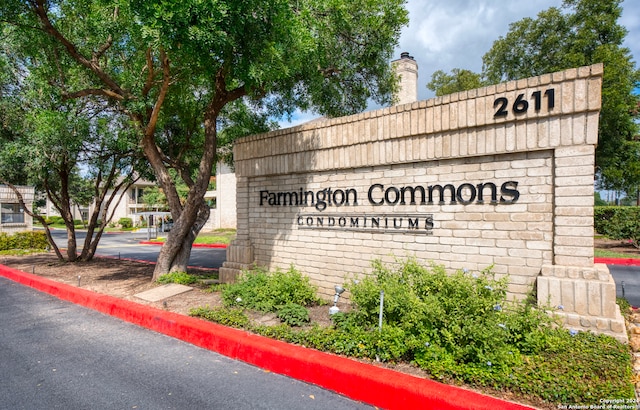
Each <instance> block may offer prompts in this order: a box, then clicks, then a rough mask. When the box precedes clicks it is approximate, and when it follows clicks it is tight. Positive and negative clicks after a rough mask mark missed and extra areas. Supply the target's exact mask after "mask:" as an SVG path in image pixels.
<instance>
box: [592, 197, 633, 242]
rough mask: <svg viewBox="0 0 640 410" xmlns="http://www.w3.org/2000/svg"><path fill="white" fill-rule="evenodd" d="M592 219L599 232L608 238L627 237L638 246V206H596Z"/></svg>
mask: <svg viewBox="0 0 640 410" xmlns="http://www.w3.org/2000/svg"><path fill="white" fill-rule="evenodd" d="M593 219H594V227H595V230H596V232H598V233H599V234H601V235H604V236H606V237H607V238H609V239H623V240H625V239H628V240H630V241H632V242H633V244H634V245H635V246H636V247H640V207H636V206H624V207H620V206H597V207H595V208H594V218H593Z"/></svg>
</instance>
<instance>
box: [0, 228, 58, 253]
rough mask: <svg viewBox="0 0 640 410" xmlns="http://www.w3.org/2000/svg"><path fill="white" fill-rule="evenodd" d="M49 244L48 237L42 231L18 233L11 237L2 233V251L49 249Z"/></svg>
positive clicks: (0, 239) (0, 238) (0, 237)
mask: <svg viewBox="0 0 640 410" xmlns="http://www.w3.org/2000/svg"><path fill="white" fill-rule="evenodd" d="M48 245H49V242H47V236H46V235H45V233H44V232H42V231H26V232H17V233H15V234H13V235H9V234H7V233H6V232H2V233H0V250H2V251H7V250H12V249H41V250H44V249H47V246H48Z"/></svg>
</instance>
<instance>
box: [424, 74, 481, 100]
mask: <svg viewBox="0 0 640 410" xmlns="http://www.w3.org/2000/svg"><path fill="white" fill-rule="evenodd" d="M483 85H484V82H483V81H482V76H481V75H480V74H476V73H474V72H473V71H470V70H465V69H461V68H454V69H453V70H451V74H447V73H445V72H444V71H442V70H437V71H436V72H434V73H433V75H432V76H431V81H430V82H429V83H428V84H427V88H428V89H430V90H431V91H435V93H436V95H437V96H441V95H447V94H453V93H457V92H460V91H466V90H473V89H474V88H480V87H482V86H483Z"/></svg>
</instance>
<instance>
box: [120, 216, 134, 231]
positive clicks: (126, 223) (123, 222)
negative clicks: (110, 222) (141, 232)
mask: <svg viewBox="0 0 640 410" xmlns="http://www.w3.org/2000/svg"><path fill="white" fill-rule="evenodd" d="M118 225H120V226H121V227H122V228H123V229H129V228H133V220H132V219H131V218H120V219H119V220H118Z"/></svg>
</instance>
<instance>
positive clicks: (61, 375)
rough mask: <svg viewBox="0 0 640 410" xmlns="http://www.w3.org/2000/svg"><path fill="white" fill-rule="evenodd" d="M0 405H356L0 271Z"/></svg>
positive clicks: (96, 408)
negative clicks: (43, 290)
mask: <svg viewBox="0 0 640 410" xmlns="http://www.w3.org/2000/svg"><path fill="white" fill-rule="evenodd" d="M0 323H2V326H0V363H1V368H2V372H1V376H0V377H1V379H0V380H1V382H0V409H30V410H32V409H33V410H38V409H91V410H100V409H109V410H113V409H150V410H159V409H185V410H189V409H197V410H202V409H225V410H232V409H277V410H281V409H322V410H325V409H365V408H371V407H369V406H367V405H365V404H362V403H358V402H354V401H352V400H349V399H347V398H345V397H343V396H340V395H338V394H334V393H332V392H329V391H327V390H324V389H321V388H319V387H317V386H313V385H309V384H306V383H303V382H300V381H297V380H294V379H291V378H288V377H285V376H280V375H277V374H274V373H269V372H265V371H263V370H261V369H259V368H256V367H253V366H250V365H247V364H245V363H242V362H238V361H235V360H231V359H229V358H226V357H224V356H221V355H219V354H217V353H214V352H211V351H208V350H204V349H201V348H198V347H195V346H193V345H190V344H187V343H184V342H182V341H180V340H177V339H173V338H170V337H167V336H164V335H161V334H158V333H155V332H152V331H150V330H147V329H143V328H140V327H137V326H134V325H132V324H129V323H126V322H122V321H120V320H118V319H114V318H112V317H110V316H106V315H103V314H101V313H98V312H95V311H92V310H89V309H85V308H83V307H80V306H77V305H74V304H71V303H68V302H64V301H61V300H59V299H56V298H54V297H52V296H49V295H47V294H44V293H40V292H37V291H35V290H33V289H30V288H27V287H24V286H22V285H19V284H16V283H14V282H12V281H10V280H8V279H5V278H1V277H0Z"/></svg>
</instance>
